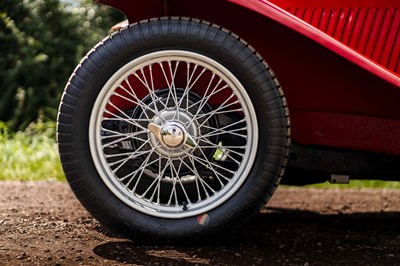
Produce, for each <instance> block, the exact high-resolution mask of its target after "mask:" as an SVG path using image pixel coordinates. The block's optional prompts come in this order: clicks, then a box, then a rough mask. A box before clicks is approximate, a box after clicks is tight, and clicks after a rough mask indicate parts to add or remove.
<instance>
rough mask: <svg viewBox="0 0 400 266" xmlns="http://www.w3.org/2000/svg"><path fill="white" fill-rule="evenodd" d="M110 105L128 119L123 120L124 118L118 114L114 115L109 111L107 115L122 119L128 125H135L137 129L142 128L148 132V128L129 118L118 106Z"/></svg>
mask: <svg viewBox="0 0 400 266" xmlns="http://www.w3.org/2000/svg"><path fill="white" fill-rule="evenodd" d="M109 104H110V105H111V106H112V107H113V108H115V109H117V111H118V112H119V113H120V114H123V115H124V116H125V117H126V118H123V117H122V116H119V115H117V114H114V113H112V112H110V111H108V110H105V113H107V114H110V115H112V116H114V117H117V118H120V119H122V120H123V121H125V122H127V123H128V124H131V125H134V126H136V127H138V128H141V129H143V130H148V129H147V128H145V127H144V126H142V125H141V124H139V123H138V122H136V121H135V120H133V119H132V118H131V117H129V116H128V115H127V114H126V113H125V112H124V111H122V110H121V109H119V108H118V107H117V106H115V105H114V104H113V103H109Z"/></svg>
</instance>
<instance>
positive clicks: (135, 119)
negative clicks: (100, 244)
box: [58, 0, 400, 241]
mask: <svg viewBox="0 0 400 266" xmlns="http://www.w3.org/2000/svg"><path fill="white" fill-rule="evenodd" d="M97 2H99V3H101V4H105V5H109V6H111V7H114V8H116V9H119V10H120V11H122V12H123V13H124V14H125V15H126V17H127V19H128V22H127V23H122V24H119V25H117V26H115V27H114V29H116V30H117V31H116V32H115V33H113V34H111V35H110V36H108V37H106V38H105V39H104V40H102V41H101V42H100V43H99V44H97V45H96V46H95V47H94V48H93V49H92V50H91V51H89V52H88V54H87V55H86V56H85V57H84V58H83V60H82V61H81V63H80V64H79V65H78V67H77V68H76V69H75V71H74V72H73V74H72V76H71V78H70V79H69V81H68V84H67V85H66V88H65V91H64V94H63V97H62V100H61V104H60V108H59V115H58V142H59V151H60V156H61V161H62V165H63V169H64V172H65V175H66V177H67V179H68V182H69V184H70V186H71V188H72V190H73V191H74V193H75V195H76V196H77V198H78V199H79V200H80V201H81V203H82V204H83V205H84V206H85V208H86V209H87V210H88V211H89V212H90V213H91V214H92V215H93V216H94V217H95V218H96V219H98V220H99V221H100V222H101V223H103V224H104V225H105V226H107V227H109V228H111V229H113V230H115V231H116V232H118V233H120V234H122V235H123V236H125V237H128V238H135V239H146V240H154V241H195V240H202V239H203V240H204V239H208V238H210V237H216V236H219V235H221V234H222V233H224V232H227V231H229V229H232V228H235V227H237V226H239V225H241V224H243V223H244V222H246V221H247V220H249V218H250V217H252V216H253V215H254V214H255V213H257V211H259V210H260V208H262V207H263V206H265V204H266V202H267V201H268V200H269V198H270V197H271V196H272V194H273V193H274V191H275V189H276V188H277V186H278V184H279V183H280V181H282V182H283V183H286V184H296V185H304V184H311V183H317V182H324V181H327V180H330V181H331V182H336V183H346V182H348V181H349V179H350V178H359V179H383V180H400V175H399V173H400V171H399V170H400V156H399V155H400V1H398V0H351V1H344V0H329V1H328V0H308V1H300V0H271V1H267V0H202V1H196V0H192V1H188V0H146V1H133V0H98V1H97Z"/></svg>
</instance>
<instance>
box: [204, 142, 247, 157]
mask: <svg viewBox="0 0 400 266" xmlns="http://www.w3.org/2000/svg"><path fill="white" fill-rule="evenodd" d="M200 141H203V142H206V143H208V144H210V145H211V147H214V148H221V149H224V150H227V151H229V152H232V153H235V154H237V155H239V156H241V157H243V156H244V155H243V153H240V152H237V151H234V150H232V149H231V148H233V149H245V148H246V147H244V146H238V147H235V146H219V145H216V144H214V143H212V142H211V141H209V140H208V139H206V138H204V139H203V138H202V139H200ZM198 147H199V148H207V147H209V146H204V147H203V146H201V145H199V146H198Z"/></svg>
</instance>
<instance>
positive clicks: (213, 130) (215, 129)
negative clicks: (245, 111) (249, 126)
mask: <svg viewBox="0 0 400 266" xmlns="http://www.w3.org/2000/svg"><path fill="white" fill-rule="evenodd" d="M244 122H246V119H245V118H243V119H242V120H239V121H236V122H234V123H232V124H228V125H226V126H223V127H221V128H217V127H210V126H205V125H204V126H203V127H204V128H208V129H212V131H211V132H209V133H213V132H218V131H226V130H225V129H227V128H230V127H233V126H236V125H237V124H240V123H244ZM226 132H229V131H226ZM232 132H233V130H232ZM203 137H205V135H203Z"/></svg>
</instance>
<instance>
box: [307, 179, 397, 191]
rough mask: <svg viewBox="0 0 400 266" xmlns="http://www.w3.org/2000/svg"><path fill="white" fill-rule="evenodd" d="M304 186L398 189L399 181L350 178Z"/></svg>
mask: <svg viewBox="0 0 400 266" xmlns="http://www.w3.org/2000/svg"><path fill="white" fill-rule="evenodd" d="M304 187H305V188H340V189H349V188H354V189H357V188H388V189H400V182H397V181H382V180H350V183H349V184H331V183H329V182H325V183H321V184H314V185H307V186H304Z"/></svg>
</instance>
